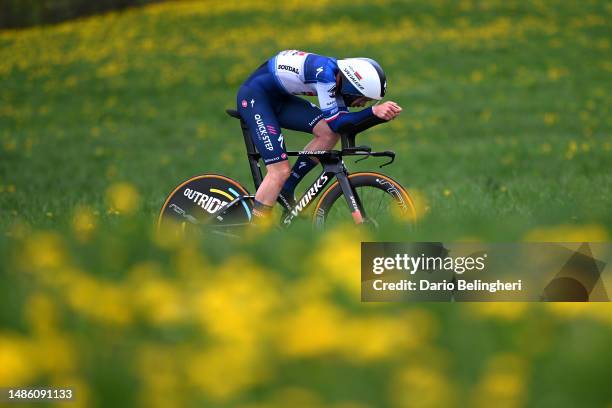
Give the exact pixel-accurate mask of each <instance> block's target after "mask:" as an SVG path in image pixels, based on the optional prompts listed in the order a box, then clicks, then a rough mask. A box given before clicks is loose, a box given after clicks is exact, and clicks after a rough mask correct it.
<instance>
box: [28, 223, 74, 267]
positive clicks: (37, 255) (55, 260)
mask: <svg viewBox="0 0 612 408" xmlns="http://www.w3.org/2000/svg"><path fill="white" fill-rule="evenodd" d="M65 260H66V253H65V249H64V245H63V242H62V239H61V238H60V236H59V235H58V234H55V233H52V232H37V233H34V234H33V235H32V236H31V237H30V238H29V239H28V240H27V241H26V243H25V247H24V251H23V256H22V257H21V262H22V263H24V264H25V266H26V269H27V267H28V266H30V267H34V268H36V269H48V268H57V267H59V266H61V265H62V264H63V263H64V262H65Z"/></svg>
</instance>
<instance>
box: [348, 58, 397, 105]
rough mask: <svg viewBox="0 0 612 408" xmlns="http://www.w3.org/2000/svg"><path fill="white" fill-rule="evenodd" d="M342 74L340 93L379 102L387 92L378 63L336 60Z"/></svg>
mask: <svg viewBox="0 0 612 408" xmlns="http://www.w3.org/2000/svg"><path fill="white" fill-rule="evenodd" d="M338 68H340V73H341V74H342V87H341V89H340V93H341V94H343V95H351V96H365V97H367V98H370V99H376V100H381V99H382V98H383V97H384V96H385V92H386V90H387V78H386V77H385V72H384V71H383V70H382V68H381V67H380V65H378V62H376V61H374V60H373V59H370V58H345V59H341V60H338Z"/></svg>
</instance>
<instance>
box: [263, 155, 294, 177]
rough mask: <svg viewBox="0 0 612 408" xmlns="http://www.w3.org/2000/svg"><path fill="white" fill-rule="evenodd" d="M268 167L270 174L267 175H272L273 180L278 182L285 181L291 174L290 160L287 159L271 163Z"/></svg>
mask: <svg viewBox="0 0 612 408" xmlns="http://www.w3.org/2000/svg"><path fill="white" fill-rule="evenodd" d="M267 167H268V174H267V175H266V177H270V178H271V179H272V180H274V181H276V182H278V183H284V182H285V180H287V179H288V178H289V175H290V174H291V167H290V166H289V162H288V161H287V160H284V161H281V162H278V163H274V164H269V165H268V166H267Z"/></svg>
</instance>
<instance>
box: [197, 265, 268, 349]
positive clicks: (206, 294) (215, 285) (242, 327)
mask: <svg viewBox="0 0 612 408" xmlns="http://www.w3.org/2000/svg"><path fill="white" fill-rule="evenodd" d="M273 276H274V273H272V272H271V271H265V270H263V269H262V268H260V267H259V266H258V265H257V263H256V262H255V261H253V260H251V259H248V258H233V259H230V260H229V261H228V262H227V263H225V264H223V265H221V266H220V267H218V269H217V273H216V276H214V277H211V278H209V279H207V280H206V282H205V284H204V286H203V287H202V288H201V289H200V290H199V292H198V293H197V294H196V296H195V299H194V309H195V310H196V313H197V316H198V318H199V320H200V322H201V323H202V325H203V327H204V328H205V329H206V330H207V331H208V332H209V333H211V334H212V335H213V336H215V337H217V338H219V339H222V340H226V341H237V342H239V343H240V344H245V343H248V344H250V343H252V342H254V341H256V340H257V339H258V338H260V337H261V335H262V331H265V330H267V329H268V328H269V327H270V326H271V325H272V323H271V318H270V314H271V313H272V312H273V311H274V309H275V308H276V307H277V306H278V304H279V293H278V289H277V288H276V285H275V280H274V278H273Z"/></svg>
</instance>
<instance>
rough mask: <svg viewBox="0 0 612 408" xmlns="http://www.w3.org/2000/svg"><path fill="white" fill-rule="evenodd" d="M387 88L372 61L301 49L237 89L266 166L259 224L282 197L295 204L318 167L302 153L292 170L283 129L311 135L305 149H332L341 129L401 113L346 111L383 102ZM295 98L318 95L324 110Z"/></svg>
mask: <svg viewBox="0 0 612 408" xmlns="http://www.w3.org/2000/svg"><path fill="white" fill-rule="evenodd" d="M386 87H387V81H386V78H385V73H384V72H383V70H382V68H381V67H380V65H378V63H377V62H376V61H374V60H372V59H369V58H347V59H336V58H332V57H326V56H322V55H317V54H312V53H308V52H303V51H298V50H287V51H281V52H280V53H279V54H277V55H276V56H274V57H272V58H270V59H269V60H268V61H266V62H264V63H263V64H262V65H261V66H260V67H259V68H257V70H255V72H253V73H252V74H251V76H249V78H247V80H246V81H245V82H244V83H243V84H242V86H241V87H240V89H239V90H238V95H237V107H238V112H239V113H240V116H241V117H242V119H243V120H244V121H245V122H246V123H247V125H248V127H249V130H250V132H251V137H252V139H253V142H254V143H255V146H256V147H257V150H258V152H259V153H260V154H261V157H262V159H263V161H264V163H265V165H266V168H267V173H266V176H265V177H264V179H263V182H262V183H261V185H260V187H259V189H257V193H256V194H255V205H254V208H253V214H254V215H255V216H256V220H257V219H260V220H261V219H262V218H265V217H267V216H268V215H269V214H270V212H271V210H272V207H273V205H274V203H275V202H276V201H277V199H278V198H280V199H281V200H283V202H284V203H285V204H286V205H288V206H292V205H293V204H294V202H295V199H294V191H295V187H296V186H297V184H298V183H299V182H300V180H301V179H302V178H303V177H304V176H305V175H306V174H307V173H308V172H309V171H310V170H312V169H313V168H314V167H315V166H316V165H317V161H316V159H313V158H311V157H309V156H306V155H300V156H298V158H297V160H296V162H295V164H294V166H293V168H292V169H291V168H290V167H289V162H288V161H287V154H286V148H285V143H284V139H283V135H282V133H281V128H285V129H291V130H297V131H301V132H307V133H312V134H313V136H314V138H313V139H312V140H311V141H310V142H309V143H308V144H307V145H306V147H304V150H309V151H313V150H330V149H332V148H333V147H334V146H335V145H336V143H337V142H338V139H339V138H340V135H339V134H338V133H336V131H337V130H338V128H339V127H340V126H341V125H343V124H345V123H347V122H348V123H356V122H359V121H360V120H362V119H364V118H367V117H370V116H372V115H375V116H377V117H379V118H381V119H384V120H391V119H393V118H395V117H396V116H397V115H399V114H400V112H401V111H402V108H401V107H400V106H399V105H398V104H396V103H395V102H390V101H389V102H385V103H381V104H375V105H373V106H371V107H367V108H365V109H363V110H361V111H357V112H349V111H348V107H349V106H350V107H365V106H367V105H368V104H369V103H370V102H372V101H374V100H380V99H382V98H383V97H384V96H385V91H386ZM295 95H316V96H317V97H318V101H319V105H320V108H319V107H317V106H316V105H315V104H312V103H310V102H308V101H306V100H305V99H302V98H299V97H297V96H295Z"/></svg>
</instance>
